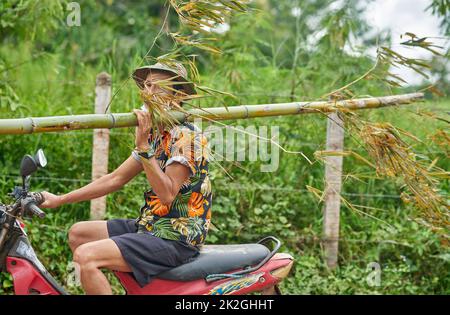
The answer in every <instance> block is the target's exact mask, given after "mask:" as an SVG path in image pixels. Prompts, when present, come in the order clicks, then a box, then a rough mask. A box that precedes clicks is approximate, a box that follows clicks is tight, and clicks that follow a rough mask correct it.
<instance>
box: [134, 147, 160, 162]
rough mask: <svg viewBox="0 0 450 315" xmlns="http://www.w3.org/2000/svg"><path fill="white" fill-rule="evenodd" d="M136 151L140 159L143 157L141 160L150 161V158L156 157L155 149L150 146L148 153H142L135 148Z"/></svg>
mask: <svg viewBox="0 0 450 315" xmlns="http://www.w3.org/2000/svg"><path fill="white" fill-rule="evenodd" d="M134 151H135V152H136V153H137V154H138V155H139V157H141V159H142V158H144V159H146V160H150V158H151V157H152V156H154V155H155V149H154V148H153V146H150V148H149V149H148V150H147V151H140V150H139V149H138V148H135V149H134Z"/></svg>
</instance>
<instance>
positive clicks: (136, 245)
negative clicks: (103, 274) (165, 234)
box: [106, 219, 199, 287]
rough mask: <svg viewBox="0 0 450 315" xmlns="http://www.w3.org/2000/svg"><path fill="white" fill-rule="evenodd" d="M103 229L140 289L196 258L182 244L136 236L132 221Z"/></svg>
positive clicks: (191, 249) (110, 222)
mask: <svg viewBox="0 0 450 315" xmlns="http://www.w3.org/2000/svg"><path fill="white" fill-rule="evenodd" d="M106 225H107V228H108V234H109V238H110V239H112V240H113V241H114V242H115V243H116V244H117V246H118V247H119V249H120V252H121V253H122V256H123V258H124V260H125V261H126V262H127V263H128V265H129V266H130V268H131V270H132V271H133V276H134V278H135V279H136V281H137V282H138V283H139V285H140V286H141V287H143V286H145V285H146V284H148V283H149V282H150V281H151V280H152V279H153V278H154V277H155V276H157V275H158V274H160V273H162V272H164V271H167V270H169V269H173V268H174V267H177V266H179V265H182V264H183V263H186V262H188V261H189V260H190V259H191V258H193V257H195V256H197V255H198V254H199V250H198V249H197V248H196V247H195V246H191V245H189V244H187V243H185V242H182V241H173V240H167V239H163V238H160V237H156V236H154V235H151V234H150V233H137V230H138V228H137V223H136V220H134V219H112V220H108V221H107V222H106Z"/></svg>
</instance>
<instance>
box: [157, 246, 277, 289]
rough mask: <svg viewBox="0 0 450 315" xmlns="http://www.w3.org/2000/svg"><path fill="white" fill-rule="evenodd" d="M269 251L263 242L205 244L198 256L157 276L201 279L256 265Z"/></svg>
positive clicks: (186, 279) (182, 279)
mask: <svg viewBox="0 0 450 315" xmlns="http://www.w3.org/2000/svg"><path fill="white" fill-rule="evenodd" d="M269 253H270V251H269V249H268V248H267V247H266V246H264V245H261V244H236V245H203V247H202V249H201V250H200V253H199V254H198V255H197V256H195V257H194V258H191V259H190V260H189V261H188V262H186V263H184V264H182V265H180V266H177V267H175V268H173V269H170V270H168V271H165V272H163V273H161V274H160V275H158V276H157V278H159V279H165V280H174V281H192V280H196V279H201V278H205V277H206V276H207V275H210V274H216V273H227V272H230V271H232V270H236V269H242V268H244V267H247V266H253V265H256V264H258V263H260V262H261V261H262V260H263V259H264V258H265V257H266V256H267V255H269Z"/></svg>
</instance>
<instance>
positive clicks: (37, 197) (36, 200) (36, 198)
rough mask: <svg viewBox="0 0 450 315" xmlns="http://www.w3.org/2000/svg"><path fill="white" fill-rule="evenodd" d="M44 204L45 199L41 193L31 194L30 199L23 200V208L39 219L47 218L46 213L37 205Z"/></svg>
mask: <svg viewBox="0 0 450 315" xmlns="http://www.w3.org/2000/svg"><path fill="white" fill-rule="evenodd" d="M43 202H44V197H43V196H42V194H41V193H31V194H30V195H29V196H28V197H26V198H25V199H23V200H22V207H23V210H24V211H25V212H27V211H31V212H32V213H33V214H34V215H37V216H38V217H39V218H44V217H45V212H44V211H42V210H41V209H40V208H39V207H38V206H37V205H40V204H41V203H43Z"/></svg>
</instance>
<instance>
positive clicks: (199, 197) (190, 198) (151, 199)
mask: <svg viewBox="0 0 450 315" xmlns="http://www.w3.org/2000/svg"><path fill="white" fill-rule="evenodd" d="M148 142H149V144H150V145H152V146H153V147H154V148H155V158H156V160H157V161H158V164H159V166H160V167H161V169H162V170H163V172H165V169H166V167H167V166H169V165H170V164H172V163H174V162H178V163H181V164H183V165H186V166H187V167H189V169H190V177H189V178H188V179H187V180H186V181H185V182H184V183H183V184H182V185H181V188H180V191H179V192H178V194H177V195H176V197H175V199H174V200H173V202H172V203H171V204H170V205H164V204H162V203H161V202H160V200H159V198H158V196H157V195H156V193H155V192H154V191H153V189H150V190H148V191H146V192H144V199H145V204H144V205H143V206H142V207H141V210H140V216H139V217H138V218H137V220H136V221H137V223H138V226H139V230H140V231H147V232H150V233H151V234H153V235H155V236H157V237H161V238H165V239H170V240H181V241H184V242H186V243H188V244H191V245H194V246H197V247H199V246H201V245H202V244H203V243H204V242H205V238H206V235H207V233H208V229H209V225H210V222H211V202H212V191H211V182H210V179H209V175H208V164H209V152H208V148H207V140H206V137H205V136H204V135H203V133H202V132H201V130H200V129H199V128H198V127H197V126H195V125H194V124H192V123H189V122H184V123H182V124H180V125H177V126H175V127H174V128H172V129H171V130H170V131H164V133H163V134H162V136H161V137H159V138H157V137H155V139H154V137H153V134H150V136H149V140H148ZM135 158H136V159H139V157H136V156H135Z"/></svg>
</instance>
